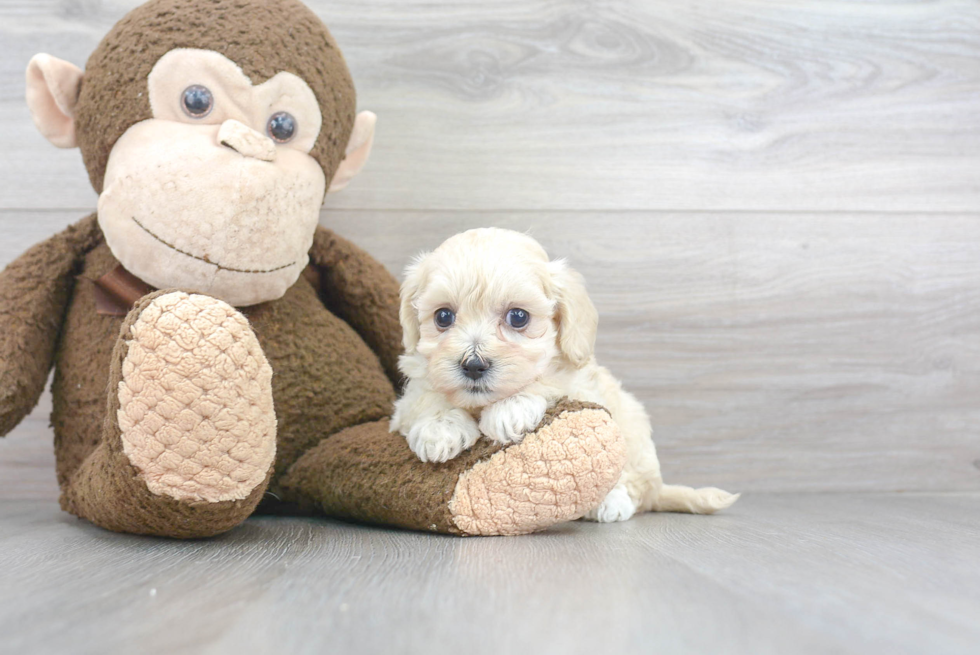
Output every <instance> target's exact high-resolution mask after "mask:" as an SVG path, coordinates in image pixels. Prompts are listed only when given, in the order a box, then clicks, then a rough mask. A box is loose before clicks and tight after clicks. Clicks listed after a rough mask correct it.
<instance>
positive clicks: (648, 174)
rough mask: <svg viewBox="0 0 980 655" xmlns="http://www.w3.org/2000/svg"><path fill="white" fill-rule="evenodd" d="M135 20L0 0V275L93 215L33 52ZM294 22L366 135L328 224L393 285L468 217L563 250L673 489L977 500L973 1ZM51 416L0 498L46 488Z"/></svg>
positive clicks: (452, 10)
mask: <svg viewBox="0 0 980 655" xmlns="http://www.w3.org/2000/svg"><path fill="white" fill-rule="evenodd" d="M136 4H138V2H132V1H126V2H121V1H105V2H98V1H95V0H65V1H60V2H59V1H55V0H0V124H2V125H3V126H4V131H5V137H6V138H5V143H4V146H3V148H2V149H0V180H2V182H0V265H3V264H5V263H7V262H8V261H10V260H12V259H13V258H14V257H15V256H16V255H17V254H19V253H20V252H22V251H23V250H24V249H25V248H26V247H27V246H29V245H30V244H31V243H33V242H35V241H37V240H39V239H42V238H44V237H45V236H47V235H49V234H51V233H52V232H54V231H56V230H58V229H60V228H61V227H63V226H64V225H67V224H68V223H70V222H71V221H73V220H76V219H77V218H79V217H81V216H82V215H84V214H86V213H88V212H89V211H91V210H92V209H93V208H94V206H95V200H96V197H95V194H94V192H93V191H92V190H91V188H89V186H88V181H87V177H86V175H85V172H84V169H83V168H82V165H81V159H80V156H79V154H78V153H77V152H74V151H59V150H57V149H55V148H53V147H52V146H50V145H48V144H47V143H46V142H45V141H44V140H43V138H42V137H40V136H39V135H38V134H37V133H36V131H35V130H34V129H33V127H32V125H31V122H30V117H29V114H28V111H27V109H26V106H25V104H24V101H23V70H24V67H25V66H26V64H27V61H28V59H29V58H30V56H31V55H32V54H34V53H36V52H42V51H44V52H49V53H51V54H54V55H56V56H59V57H62V58H65V59H68V60H70V61H72V62H74V63H76V64H78V65H80V66H83V65H84V63H85V59H86V58H87V56H88V53H89V52H91V50H92V49H93V48H94V47H95V45H96V44H97V43H98V41H99V39H100V38H101V36H102V35H103V34H104V33H105V31H106V30H107V29H108V28H109V27H110V26H111V25H112V24H113V23H114V22H115V21H116V20H118V19H119V18H120V17H121V16H122V15H123V14H124V13H125V11H127V10H128V9H130V8H132V7H133V6H135V5H136ZM309 4H310V5H311V7H312V8H313V9H314V10H315V11H316V12H317V13H318V14H319V15H320V16H321V17H323V18H324V20H325V21H326V22H327V23H328V25H329V26H330V27H331V29H332V31H333V32H334V35H335V37H336V38H337V40H338V41H339V43H340V44H341V46H342V47H343V49H344V51H345V53H346V56H347V58H348V61H349V64H350V67H351V69H352V72H353V75H354V79H355V81H356V83H357V85H358V91H359V105H360V107H361V108H364V109H371V110H373V111H375V112H376V113H377V114H378V115H379V118H380V122H379V126H378V135H377V142H376V147H375V151H374V154H373V156H372V161H371V162H370V164H369V166H368V168H367V169H366V171H365V172H364V173H363V174H362V176H361V177H360V178H359V179H357V180H356V181H355V182H354V183H353V184H352V185H351V187H350V188H349V189H347V190H346V191H344V192H343V193H341V194H338V195H336V196H332V197H330V198H329V199H328V202H327V205H326V208H325V210H324V212H323V215H322V222H323V223H324V224H325V225H327V226H329V227H331V228H333V229H335V230H337V231H338V232H340V233H342V234H345V235H347V236H349V237H350V238H352V239H354V240H355V241H357V242H358V243H360V244H362V245H363V246H365V247H366V248H367V249H368V250H369V251H370V252H372V253H373V254H374V255H375V256H377V257H378V258H379V259H381V261H383V262H384V263H385V264H386V265H387V266H388V267H389V268H390V269H391V270H392V271H393V272H395V273H400V271H401V269H402V267H403V266H404V264H405V263H406V261H407V260H408V259H409V257H410V256H411V255H413V254H414V253H415V252H417V251H418V250H420V249H424V248H432V247H434V246H436V245H437V244H438V243H439V242H441V241H442V240H443V239H444V238H446V237H448V236H449V235H451V234H453V233H455V232H457V231H459V230H462V229H466V228H470V227H477V226H483V225H498V226H502V227H511V228H514V229H520V230H530V231H531V233H532V234H534V235H535V236H537V237H538V238H539V239H540V240H541V242H542V243H543V244H544V245H545V247H546V248H548V249H549V251H550V252H551V253H552V254H553V255H554V256H563V257H568V258H569V259H570V261H571V263H572V264H573V265H574V266H575V267H576V268H578V269H579V270H580V271H581V272H582V273H583V274H584V275H585V276H586V278H587V280H588V281H589V285H590V290H591V293H592V295H593V299H594V300H595V302H596V305H597V306H598V308H599V310H600V314H601V325H600V337H599V344H598V355H599V358H600V360H601V361H602V362H603V363H605V364H606V365H608V366H609V367H610V368H612V369H613V371H614V372H615V373H617V374H618V375H619V376H620V377H621V378H622V379H623V380H624V382H625V384H626V386H627V387H628V388H630V389H631V390H633V391H634V392H636V394H637V395H638V396H639V397H640V398H641V399H642V400H643V401H644V402H645V403H646V405H647V407H648V408H649V410H650V412H651V415H652V418H653V422H654V426H655V429H656V439H657V443H658V446H659V449H660V452H661V457H662V460H663V464H664V470H665V474H666V476H667V477H668V479H669V480H673V481H677V482H686V483H691V484H716V485H719V486H726V487H729V488H731V489H733V490H748V491H786V490H793V491H799V490H803V491H820V490H835V491H837V490H839V491H844V490H868V491H872V490H891V491H894V490H907V491H914V490H978V489H980V5H978V4H977V3H975V2H970V1H966V0H955V1H954V0H949V1H946V0H939V1H936V2H912V1H901V0H882V1H874V2H815V1H814V2H791V1H788V0H786V1H780V0H775V1H769V2H761V1H758V2H756V1H751V0H736V1H724V0H710V1H706V2H696V3H672V2H651V1H648V0H631V1H627V0H609V1H606V2H594V1H593V2H590V1H584V0H582V1H579V0H560V1H559V0H550V1H543V0H492V1H490V2H488V1H486V0H481V1H475V0H473V1H471V0H454V1H452V2H449V1H444V0H436V1H427V2H423V1H422V0H397V1H396V0H360V1H359V2H356V3H353V2H338V1H336V0H316V1H311V2H309ZM46 405H47V401H46V400H45V401H44V402H42V407H41V408H39V410H38V411H36V412H35V414H34V415H33V416H32V417H31V419H29V420H28V421H27V422H25V423H24V424H23V425H22V426H21V427H20V428H18V429H17V430H16V431H15V432H14V433H13V434H12V435H11V436H10V437H9V438H8V439H7V441H6V442H0V497H13V496H29V497H33V496H49V495H51V494H53V493H54V485H53V464H52V463H51V462H52V458H51V445H50V444H51V438H50V431H49V429H48V427H47V420H46V411H47V410H46V408H45V406H46Z"/></svg>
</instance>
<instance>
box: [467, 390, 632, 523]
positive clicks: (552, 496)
mask: <svg viewBox="0 0 980 655" xmlns="http://www.w3.org/2000/svg"><path fill="white" fill-rule="evenodd" d="M625 462H626V445H625V442H624V441H623V438H622V436H621V434H620V432H619V428H618V427H617V426H616V424H615V423H614V422H613V421H612V419H611V418H610V417H609V414H608V413H607V412H605V411H604V410H601V409H583V410H578V411H569V412H565V413H564V414H561V415H560V416H559V417H558V418H556V419H555V420H554V421H552V422H551V423H550V424H549V425H546V426H545V427H542V428H539V429H538V430H537V431H536V432H534V433H531V434H529V435H528V436H527V437H525V439H524V442H523V443H521V444H519V445H516V446H511V447H510V448H507V449H505V450H502V451H500V452H498V453H496V454H495V455H493V456H492V457H491V458H490V459H488V460H486V461H483V462H480V463H478V464H476V465H475V466H474V467H473V468H472V469H470V470H469V471H467V472H466V473H463V474H462V475H461V476H460V477H459V481H458V482H457V484H456V490H455V493H454V494H453V498H452V500H450V502H449V511H450V513H451V514H452V516H453V521H454V522H455V524H456V526H457V527H458V528H459V529H460V530H462V531H463V533H465V534H471V535H517V534H526V533H528V532H534V531H536V530H541V529H543V528H546V527H548V526H551V525H554V524H555V523H559V522H561V521H571V520H574V519H577V518H580V517H581V516H583V515H584V514H585V513H586V512H587V511H588V510H589V509H591V508H592V507H595V506H596V505H597V504H599V502H600V501H601V500H602V499H603V498H604V497H605V495H606V493H608V491H609V490H610V489H612V488H613V486H614V485H615V484H616V482H617V481H618V480H619V476H620V473H621V472H622V469H623V465H624V464H625Z"/></svg>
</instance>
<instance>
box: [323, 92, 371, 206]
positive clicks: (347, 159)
mask: <svg viewBox="0 0 980 655" xmlns="http://www.w3.org/2000/svg"><path fill="white" fill-rule="evenodd" d="M377 122H378V117H377V116H375V115H374V114H373V113H372V112H369V111H362V112H361V113H359V114H358V115H357V118H356V119H355V120H354V129H353V130H352V131H351V133H350V140H349V141H348V142H347V150H346V151H345V152H344V161H342V162H340V166H339V167H338V168H337V172H336V173H334V176H333V179H332V180H330V188H329V189H327V193H333V192H334V191H340V190H341V189H343V188H344V187H345V186H347V185H348V184H349V183H350V181H351V180H353V179H354V176H356V175H357V174H358V173H360V172H361V169H362V168H364V164H366V163H367V160H368V156H369V155H370V154H371V146H372V145H373V144H374V125H375V123H377Z"/></svg>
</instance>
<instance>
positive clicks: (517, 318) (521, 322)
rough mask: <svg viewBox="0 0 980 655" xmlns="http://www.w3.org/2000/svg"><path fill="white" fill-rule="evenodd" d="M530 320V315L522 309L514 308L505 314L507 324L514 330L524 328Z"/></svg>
mask: <svg viewBox="0 0 980 655" xmlns="http://www.w3.org/2000/svg"><path fill="white" fill-rule="evenodd" d="M530 320H531V315H530V314H528V313H527V312H526V311H525V310H523V309H518V308H515V309H512V310H510V311H509V312H507V324H508V325H509V326H511V327H512V328H514V329H515V330H520V329H521V328H526V327H527V323H528V321H530Z"/></svg>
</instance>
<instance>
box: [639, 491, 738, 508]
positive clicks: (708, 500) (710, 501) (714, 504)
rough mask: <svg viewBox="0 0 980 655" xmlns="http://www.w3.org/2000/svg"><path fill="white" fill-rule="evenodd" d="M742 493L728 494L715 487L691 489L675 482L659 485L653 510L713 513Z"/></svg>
mask: <svg viewBox="0 0 980 655" xmlns="http://www.w3.org/2000/svg"><path fill="white" fill-rule="evenodd" d="M741 495H742V494H730V493H728V492H727V491H723V490H721V489H717V488H715V487H702V488H700V489H692V488H691V487H682V486H680V485H676V484H665V485H663V486H662V487H660V495H658V496H657V498H656V500H654V501H653V507H652V508H651V509H652V510H653V511H654V512H687V513H689V514H714V513H715V512H717V511H718V510H720V509H725V508H728V507H731V506H732V505H733V504H734V503H735V501H736V500H738V497H739V496H741Z"/></svg>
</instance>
